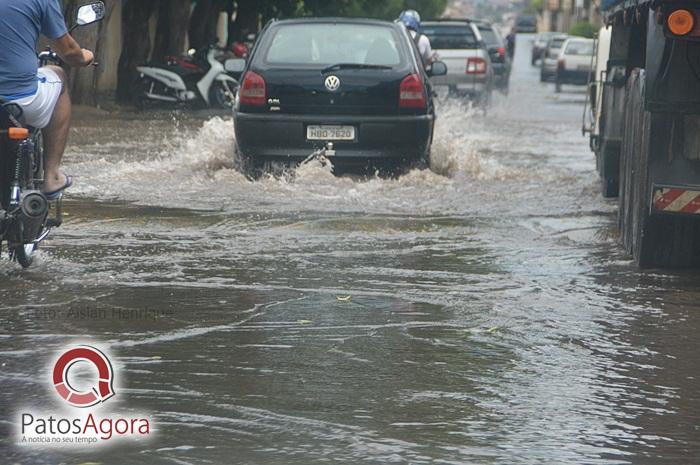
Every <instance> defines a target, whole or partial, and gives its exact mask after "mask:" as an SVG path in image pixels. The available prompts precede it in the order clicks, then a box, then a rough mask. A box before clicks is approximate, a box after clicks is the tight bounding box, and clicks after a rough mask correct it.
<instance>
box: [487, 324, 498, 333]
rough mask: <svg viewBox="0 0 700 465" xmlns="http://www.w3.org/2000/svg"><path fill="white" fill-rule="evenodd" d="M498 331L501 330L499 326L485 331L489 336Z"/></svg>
mask: <svg viewBox="0 0 700 465" xmlns="http://www.w3.org/2000/svg"><path fill="white" fill-rule="evenodd" d="M500 329H501V327H500V326H494V327H493V328H489V329H487V330H486V332H487V333H489V334H493V333H495V332H497V331H498V330H500Z"/></svg>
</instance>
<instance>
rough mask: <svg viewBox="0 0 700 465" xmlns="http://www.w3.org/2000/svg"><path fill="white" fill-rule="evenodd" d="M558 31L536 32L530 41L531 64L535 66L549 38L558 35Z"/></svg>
mask: <svg viewBox="0 0 700 465" xmlns="http://www.w3.org/2000/svg"><path fill="white" fill-rule="evenodd" d="M559 34H560V33H559V32H542V33H540V34H537V36H536V37H535V40H534V41H533V43H532V58H531V60H530V62H531V63H532V66H535V65H536V64H537V62H538V61H539V60H540V59H541V58H542V56H543V54H544V50H545V48H547V42H548V41H549V39H550V38H551V37H553V36H555V35H559Z"/></svg>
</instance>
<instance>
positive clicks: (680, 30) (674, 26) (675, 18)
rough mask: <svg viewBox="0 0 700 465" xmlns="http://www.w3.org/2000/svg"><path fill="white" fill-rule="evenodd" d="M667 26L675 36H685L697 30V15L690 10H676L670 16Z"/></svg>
mask: <svg viewBox="0 0 700 465" xmlns="http://www.w3.org/2000/svg"><path fill="white" fill-rule="evenodd" d="M667 24H668V30H669V31H671V32H672V33H673V34H675V35H677V36H684V35H687V34H690V32H691V31H692V30H693V29H695V15H694V14H693V12H692V11H689V10H676V11H674V12H673V13H671V14H670V15H668V20H667Z"/></svg>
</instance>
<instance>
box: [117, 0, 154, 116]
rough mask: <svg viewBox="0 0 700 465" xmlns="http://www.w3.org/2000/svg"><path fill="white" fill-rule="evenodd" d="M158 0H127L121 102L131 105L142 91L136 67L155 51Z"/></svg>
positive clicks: (124, 8) (121, 68) (120, 91)
mask: <svg viewBox="0 0 700 465" xmlns="http://www.w3.org/2000/svg"><path fill="white" fill-rule="evenodd" d="M156 2H157V0H125V1H124V7H123V17H122V28H123V30H122V34H123V48H122V54H121V57H120V58H119V70H118V77H117V79H118V83H117V101H119V102H122V103H131V102H133V101H134V97H135V91H136V89H137V88H138V72H137V71H136V67H137V66H139V65H142V64H144V63H145V62H146V60H148V57H149V55H150V52H151V36H150V33H149V21H150V18H151V15H152V14H153V11H154V8H155V6H156Z"/></svg>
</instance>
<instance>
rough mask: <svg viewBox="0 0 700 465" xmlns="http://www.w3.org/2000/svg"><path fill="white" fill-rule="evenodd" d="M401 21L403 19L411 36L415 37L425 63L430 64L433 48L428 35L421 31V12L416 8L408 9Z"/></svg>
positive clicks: (402, 14)
mask: <svg viewBox="0 0 700 465" xmlns="http://www.w3.org/2000/svg"><path fill="white" fill-rule="evenodd" d="M399 21H401V22H402V23H403V24H404V25H405V26H406V29H408V30H409V32H410V33H411V37H413V40H414V41H415V42H416V45H417V46H418V51H419V52H420V55H421V57H422V58H423V64H424V65H425V66H430V65H431V64H432V62H433V57H434V54H433V48H432V46H431V45H430V39H429V38H428V36H426V35H425V34H421V32H420V14H418V12H417V11H416V10H406V11H403V12H402V13H401V16H399Z"/></svg>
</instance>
